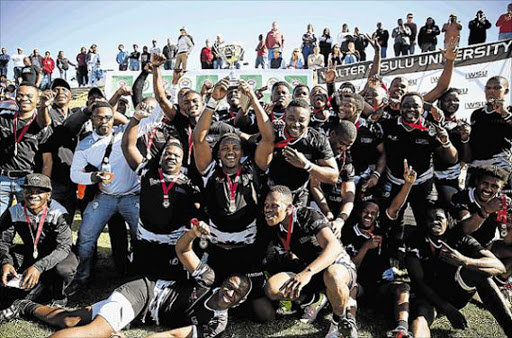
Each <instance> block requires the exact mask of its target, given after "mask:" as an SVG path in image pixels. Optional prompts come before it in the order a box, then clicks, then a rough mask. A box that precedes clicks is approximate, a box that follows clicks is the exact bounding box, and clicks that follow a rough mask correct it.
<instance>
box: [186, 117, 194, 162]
mask: <svg viewBox="0 0 512 338" xmlns="http://www.w3.org/2000/svg"><path fill="white" fill-rule="evenodd" d="M193 148H194V140H193V135H192V127H191V126H188V158H187V163H188V165H190V158H191V157H192V149H193Z"/></svg>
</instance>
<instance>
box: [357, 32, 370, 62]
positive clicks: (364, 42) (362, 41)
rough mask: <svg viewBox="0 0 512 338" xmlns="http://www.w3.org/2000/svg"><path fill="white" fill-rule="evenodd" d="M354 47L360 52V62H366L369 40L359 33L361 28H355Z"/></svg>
mask: <svg viewBox="0 0 512 338" xmlns="http://www.w3.org/2000/svg"><path fill="white" fill-rule="evenodd" d="M354 45H355V48H356V50H357V51H358V52H359V60H360V61H366V52H365V49H366V47H368V39H367V38H366V37H365V36H364V35H362V34H361V33H359V28H358V27H356V28H354Z"/></svg>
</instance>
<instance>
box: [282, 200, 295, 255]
mask: <svg viewBox="0 0 512 338" xmlns="http://www.w3.org/2000/svg"><path fill="white" fill-rule="evenodd" d="M293 213H294V210H293V209H292V213H291V214H290V218H289V219H288V232H287V233H286V241H285V240H284V239H282V238H281V242H283V245H284V250H286V253H288V252H290V243H291V241H292V226H293Z"/></svg>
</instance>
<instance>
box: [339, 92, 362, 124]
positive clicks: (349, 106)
mask: <svg viewBox="0 0 512 338" xmlns="http://www.w3.org/2000/svg"><path fill="white" fill-rule="evenodd" d="M338 109H339V110H338V117H339V119H340V120H347V121H350V122H352V123H356V122H357V120H359V116H360V112H359V111H358V110H357V105H356V100H355V99H354V98H353V97H348V96H343V98H342V99H341V104H340V106H339V108H338Z"/></svg>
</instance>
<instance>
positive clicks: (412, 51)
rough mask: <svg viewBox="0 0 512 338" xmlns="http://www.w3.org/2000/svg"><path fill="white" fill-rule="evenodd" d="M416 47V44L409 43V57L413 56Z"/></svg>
mask: <svg viewBox="0 0 512 338" xmlns="http://www.w3.org/2000/svg"><path fill="white" fill-rule="evenodd" d="M415 46H416V42H411V44H410V45H409V55H413V54H414V47H415Z"/></svg>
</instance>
